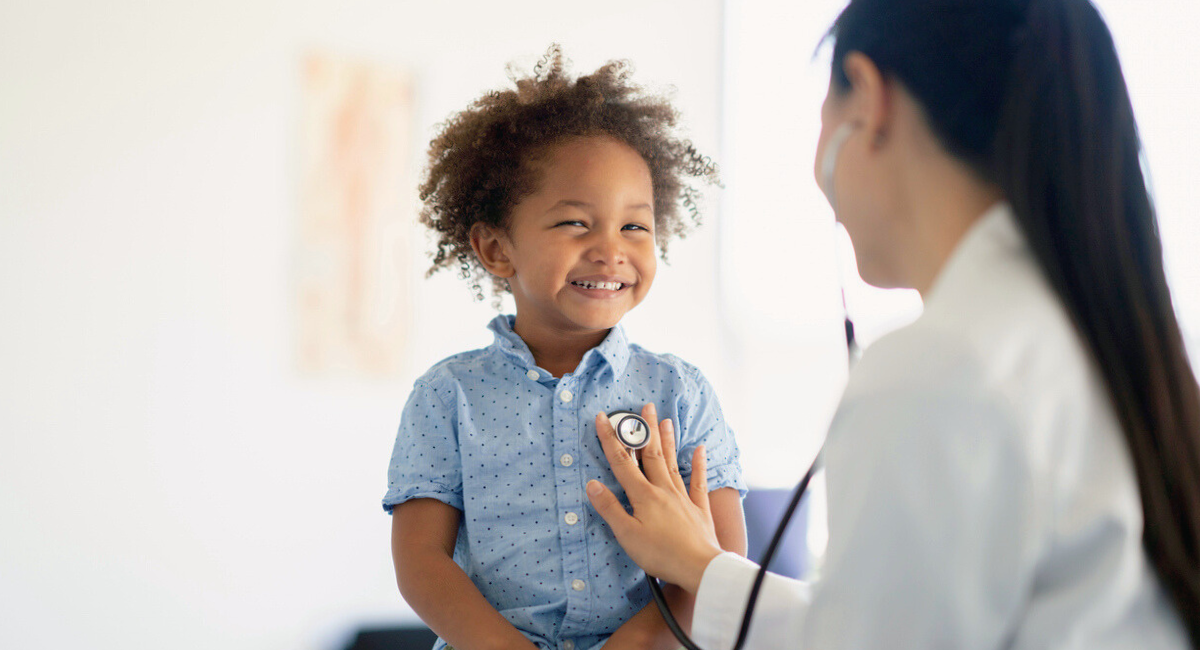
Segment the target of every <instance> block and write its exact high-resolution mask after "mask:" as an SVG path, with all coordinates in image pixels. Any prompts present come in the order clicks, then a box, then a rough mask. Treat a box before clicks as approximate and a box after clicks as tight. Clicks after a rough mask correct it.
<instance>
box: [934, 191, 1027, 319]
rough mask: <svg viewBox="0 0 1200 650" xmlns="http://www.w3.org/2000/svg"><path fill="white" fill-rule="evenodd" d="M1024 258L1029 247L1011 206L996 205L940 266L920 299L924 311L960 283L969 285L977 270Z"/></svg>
mask: <svg viewBox="0 0 1200 650" xmlns="http://www.w3.org/2000/svg"><path fill="white" fill-rule="evenodd" d="M1028 256H1029V246H1028V244H1027V243H1026V241H1025V235H1024V234H1023V233H1022V232H1021V226H1020V225H1019V224H1018V223H1017V216H1016V213H1014V212H1013V210H1012V206H1010V205H1009V204H1008V203H1007V202H1005V201H1001V202H999V203H996V204H995V205H993V206H992V207H990V208H988V209H987V211H986V212H984V213H983V215H982V216H981V217H979V219H978V220H977V221H976V222H975V223H974V224H973V225H972V226H971V228H970V229H969V230H967V234H965V235H963V238H962V240H961V241H959V242H958V245H957V246H956V247H955V248H954V252H953V253H951V254H950V257H949V258H947V260H946V263H945V264H944V265H942V269H941V271H939V272H938V275H937V278H936V279H935V280H934V282H933V285H932V286H931V287H930V289H929V291H928V292H927V293H926V295H925V296H924V297H923V302H924V304H925V309H926V310H928V309H929V307H930V306H931V305H932V304H934V303H936V302H938V301H939V300H941V299H944V298H947V296H948V295H949V294H952V293H954V292H955V291H956V287H958V286H959V284H960V280H961V281H962V282H966V283H970V282H971V281H972V280H971V279H970V278H971V277H973V276H974V275H975V270H977V269H979V268H980V267H983V266H987V265H989V264H991V263H993V262H995V261H997V260H999V259H1003V258H1013V257H1028Z"/></svg>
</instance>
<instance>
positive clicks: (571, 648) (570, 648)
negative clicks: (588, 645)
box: [563, 639, 575, 650]
mask: <svg viewBox="0 0 1200 650" xmlns="http://www.w3.org/2000/svg"><path fill="white" fill-rule="evenodd" d="M563 650H575V642H574V641H572V640H570V639H566V640H564V641H563Z"/></svg>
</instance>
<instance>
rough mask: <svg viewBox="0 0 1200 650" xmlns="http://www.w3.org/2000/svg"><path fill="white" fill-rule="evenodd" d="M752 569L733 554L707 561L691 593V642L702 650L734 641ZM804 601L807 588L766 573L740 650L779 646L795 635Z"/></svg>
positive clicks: (724, 649)
mask: <svg viewBox="0 0 1200 650" xmlns="http://www.w3.org/2000/svg"><path fill="white" fill-rule="evenodd" d="M757 573H758V565H757V564H755V563H753V562H751V561H750V560H747V559H746V558H744V557H742V556H740V555H737V554H736V553H722V554H721V555H718V556H717V557H715V558H713V560H712V562H709V564H708V567H707V568H706V569H705V570H704V577H703V578H702V579H701V581H700V589H699V591H697V593H696V608H695V613H694V615H693V617H692V640H693V641H695V642H696V645H698V646H700V647H701V648H704V650H728V649H730V648H732V647H733V643H734V641H736V640H737V635H738V631H739V629H740V628H741V625H742V615H743V614H744V612H745V610H746V599H747V598H749V597H750V587H751V586H752V585H753V584H754V576H755V575H756V574H757ZM808 600H809V586H808V584H806V583H804V582H801V581H798V580H792V579H790V578H785V577H782V576H779V575H775V574H773V573H768V574H767V577H766V580H765V581H764V582H763V586H762V590H761V591H760V592H759V596H758V604H757V605H756V606H755V610H754V612H755V613H754V618H753V621H754V622H753V625H752V626H751V628H750V634H749V636H748V637H747V638H746V646H745V647H746V648H777V647H785V644H786V641H787V640H788V639H796V638H798V637H799V633H800V627H799V623H800V621H801V619H802V618H803V617H802V616H798V615H797V613H798V612H802V611H803V609H804V608H805V606H806V605H807V604H808Z"/></svg>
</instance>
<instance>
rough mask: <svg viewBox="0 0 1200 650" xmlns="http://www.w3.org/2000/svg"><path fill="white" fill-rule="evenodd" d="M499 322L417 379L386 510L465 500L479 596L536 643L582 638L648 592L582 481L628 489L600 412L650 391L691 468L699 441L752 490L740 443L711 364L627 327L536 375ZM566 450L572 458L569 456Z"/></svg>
mask: <svg viewBox="0 0 1200 650" xmlns="http://www.w3.org/2000/svg"><path fill="white" fill-rule="evenodd" d="M490 328H491V329H492V330H493V331H494V332H495V335H496V341H495V343H493V344H492V345H491V346H489V347H487V348H484V349H482V350H475V351H471V352H465V353H462V354H458V355H455V356H453V357H450V358H448V359H446V360H444V361H442V362H440V363H438V364H437V365H435V366H434V367H433V368H431V369H430V370H429V371H428V372H427V373H425V375H424V376H422V377H421V378H420V379H418V380H417V382H416V384H415V385H414V387H413V392H412V394H411V395H410V396H409V399H408V403H407V404H406V405H405V407H404V411H403V414H402V416H401V423H400V430H399V433H398V434H397V436H396V444H395V448H394V450H393V453H392V461H391V464H390V467H389V469H388V490H387V493H386V495H385V496H384V500H383V503H384V509H385V510H387V511H389V512H390V511H391V507H392V506H394V505H396V504H399V503H403V502H404V501H407V500H410V499H418V498H434V499H438V500H441V501H443V502H445V503H447V504H449V505H451V506H453V507H455V508H458V509H459V510H461V511H462V513H463V517H462V525H461V527H460V529H459V535H458V540H457V542H456V545H455V553H454V558H455V561H456V562H457V563H458V564H459V565H460V566H462V567H463V570H464V571H465V572H466V573H467V575H468V576H470V577H471V579H472V580H473V581H474V582H475V584H476V585H477V586H478V587H479V589H480V591H481V592H483V595H484V597H485V598H487V599H488V601H489V602H491V603H492V605H493V606H495V607H496V609H497V610H498V611H500V613H501V614H503V615H504V616H505V618H507V619H508V620H509V621H510V622H512V623H513V624H514V625H515V626H516V627H517V628H518V629H520V630H522V631H523V632H525V634H526V635H527V636H529V637H530V639H531V640H533V641H534V642H535V643H538V644H539V645H541V644H545V646H544V647H554V648H561V647H562V646H561V643H562V641H564V640H568V639H569V640H571V641H572V643H573V644H574V645H575V647H576V649H577V650H586V649H588V648H591V647H593V646H595V645H598V644H601V643H603V641H604V639H605V638H607V635H608V634H611V633H612V632H613V631H614V630H615V629H616V628H617V627H619V626H620V625H621V624H622V623H624V622H625V621H626V620H628V619H629V618H630V617H631V616H633V615H634V614H635V613H637V611H638V610H640V609H641V608H642V607H643V606H645V605H646V604H647V603H648V602H649V601H650V595H649V589H648V588H647V587H646V583H645V574H644V573H643V572H642V571H641V570H640V569H639V568H638V567H637V565H635V564H634V563H633V561H632V560H630V559H629V557H628V555H626V553H625V551H624V550H622V549H621V547H620V545H619V544H617V542H616V539H615V538H614V537H613V535H612V532H611V531H610V530H609V529H608V527H607V525H606V524H605V523H604V521H603V520H602V519H600V517H599V516H598V515H596V514H595V512H594V511H593V510H592V508H591V505H590V504H589V503H588V501H587V496H586V494H585V493H584V486H585V485H586V483H587V482H588V481H589V480H591V479H599V480H600V481H602V482H603V483H604V484H605V485H607V486H608V487H609V488H610V489H612V490H613V491H614V493H616V494H617V495H618V497H620V498H621V499H622V500H624V498H625V497H624V492H623V490H622V489H621V487H620V485H619V484H618V483H617V481H616V478H615V477H614V476H613V474H612V471H611V470H610V469H609V468H608V462H607V461H606V460H605V458H604V454H603V451H602V450H601V448H600V444H599V441H598V440H597V439H596V434H595V427H594V424H593V418H594V417H595V414H596V413H599V412H606V413H607V412H610V411H613V410H617V409H629V410H640V409H641V406H642V405H643V404H645V403H647V402H653V403H654V404H656V405H657V407H658V410H659V414H660V416H661V417H664V418H667V417H669V418H671V419H672V420H673V421H674V422H676V423H677V425H678V426H677V430H678V433H677V435H678V436H679V440H678V442H677V447H678V450H679V462H680V471H681V472H682V473H683V474H684V476H685V479H686V477H687V476H688V475H690V473H691V467H690V461H691V455H692V451H693V450H694V449H695V447H696V446H697V445H699V444H701V443H703V444H704V445H705V446H706V449H707V454H708V457H707V461H708V467H709V470H708V473H709V477H708V478H709V486H710V489H713V490H715V489H718V488H721V487H733V488H736V489H738V490H739V491H741V492H742V493H743V494H744V493H745V483H744V481H743V479H742V472H741V466H740V462H739V456H738V449H737V445H736V443H735V442H734V438H733V434H732V432H731V431H730V430H729V428H728V427H727V426H726V423H725V419H724V416H723V415H722V413H721V408H720V405H719V403H718V402H717V399H716V396H715V395H714V394H713V390H712V387H711V386H710V385H709V383H708V381H707V380H706V379H705V378H704V377H703V375H701V374H700V372H699V371H698V370H697V369H696V368H694V367H693V366H691V365H689V364H687V363H685V362H683V361H681V360H680V359H678V358H677V357H675V356H673V355H668V354H655V353H652V352H649V351H647V350H645V349H643V348H641V347H640V346H637V345H631V344H630V343H629V342H628V340H627V339H626V337H625V334H624V331H623V329H622V328H621V327H620V326H618V327H616V328H614V329H613V330H612V332H611V333H610V334H609V336H608V337H607V338H606V339H605V340H604V341H603V342H602V343H601V344H600V345H599V346H597V347H596V348H594V349H592V350H590V351H588V353H587V354H586V355H585V356H584V358H583V360H582V361H581V362H580V365H579V367H578V368H577V369H576V370H575V371H574V372H572V373H570V374H567V375H564V376H563V377H562V378H561V379H556V378H554V377H552V376H550V374H549V373H547V372H544V371H541V372H538V374H537V378H534V377H535V376H534V374H533V373H531V372H530V371H531V370H537V366H536V365H535V363H534V360H533V356H532V355H531V354H530V353H529V350H528V348H527V347H526V346H525V344H524V342H523V341H521V339H520V337H518V336H517V335H516V334H515V333H514V332H513V331H512V317H511V316H498V317H497V318H496V319H495V320H493V321H492V323H491V325H490ZM563 391H569V392H570V394H571V395H572V399H571V400H570V401H564V400H562V399H561V398H560V394H561V393H562V392H563ZM564 455H569V456H571V457H572V458H573V462H571V463H570V464H564V463H563V462H561V458H562V457H563V456H564ZM568 513H573V514H574V515H575V517H576V518H577V519H576V523H574V524H570V523H567V522H568V519H569V518H568V517H567V514H568ZM576 581H581V582H576ZM580 585H582V588H579V587H580Z"/></svg>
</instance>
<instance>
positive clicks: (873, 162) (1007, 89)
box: [588, 0, 1200, 650]
mask: <svg viewBox="0 0 1200 650" xmlns="http://www.w3.org/2000/svg"><path fill="white" fill-rule="evenodd" d="M831 37H832V38H833V39H834V40H835V45H834V52H833V66H832V75H831V80H830V85H829V94H828V97H827V99H826V100H825V104H824V107H823V109H822V119H823V123H824V126H823V129H822V133H821V139H820V144H819V146H818V155H817V161H818V165H817V175H818V180H819V181H820V182H821V186H822V189H823V190H824V191H825V193H826V195H827V196H828V198H829V200H830V203H831V204H832V205H833V206H834V208H835V212H836V214H837V218H838V220H839V221H841V223H843V224H844V225H845V227H846V229H847V231H848V232H849V234H850V237H851V240H852V241H853V244H854V249H855V253H856V256H857V259H858V266H859V271H860V273H861V275H862V277H863V278H864V279H865V280H867V281H868V282H870V283H872V284H875V285H878V286H884V287H912V288H915V289H917V290H918V291H920V293H921V295H922V298H923V300H924V306H925V308H924V313H923V315H922V316H921V318H920V319H919V320H918V321H917V322H916V323H914V324H913V325H911V326H909V327H907V328H905V329H903V330H900V331H898V332H896V333H894V334H892V335H890V336H888V337H885V338H884V339H882V340H880V341H878V342H877V343H875V344H874V345H873V346H871V348H870V349H869V350H868V351H867V352H866V353H865V355H864V356H863V357H862V359H861V361H860V362H859V363H858V364H857V366H856V367H855V369H854V371H853V373H852V375H851V378H850V381H849V385H848V387H847V389H846V392H845V395H844V397H843V398H842V402H841V404H840V406H839V408H838V411H837V414H836V416H835V418H834V421H833V424H832V428H831V430H830V432H829V436H828V440H827V443H826V448H825V467H826V473H827V482H828V483H827V491H828V510H829V522H828V523H829V543H828V547H827V551H826V557H825V562H824V565H823V568H822V571H821V576H820V579H819V580H818V581H817V582H815V583H812V584H804V583H800V582H796V581H792V580H789V579H786V578H783V577H780V576H775V575H770V574H769V575H768V577H767V580H766V582H765V584H764V588H763V591H762V595H761V597H760V599H759V602H758V608H757V610H756V615H755V617H754V619H753V621H754V622H753V624H752V625H751V628H750V635H749V638H748V643H747V645H746V647H747V648H818V649H820V650H838V649H850V648H854V649H859V648H862V649H866V648H970V649H973V648H988V649H990V648H1080V649H1082V648H1087V649H1097V648H1139V649H1144V650H1154V649H1159V648H1186V647H1191V648H1198V649H1200V391H1198V390H1197V384H1196V380H1195V377H1194V375H1193V373H1192V370H1191V369H1190V367H1189V364H1188V361H1187V358H1186V356H1185V351H1184V346H1183V341H1182V337H1181V334H1180V330H1179V326H1178V324H1177V322H1176V320H1175V315H1174V312H1173V310H1172V306H1171V299H1170V295H1169V292H1168V289H1167V283H1166V280H1165V278H1164V273H1163V263H1162V250H1161V246H1160V242H1159V238H1158V232H1157V229H1156V225H1155V217H1154V210H1153V207H1152V205H1151V202H1150V198H1149V196H1148V193H1147V189H1146V183H1145V180H1144V178H1143V173H1142V168H1141V166H1140V158H1139V147H1140V145H1139V140H1138V134H1137V129H1136V126H1135V124H1134V118H1133V112H1132V108H1131V105H1130V101H1129V97H1128V94H1127V91H1126V87H1125V82H1124V79H1123V77H1122V74H1121V70H1120V66H1119V63H1118V61H1117V57H1116V53H1115V50H1114V47H1113V43H1112V39H1111V36H1110V34H1109V31H1108V29H1107V27H1106V26H1105V24H1104V22H1103V20H1102V19H1101V17H1100V15H1099V14H1098V12H1097V11H1096V9H1095V8H1094V7H1093V6H1092V5H1091V3H1090V2H1088V1H1087V0H852V1H851V2H850V4H849V5H848V6H847V7H846V9H845V10H844V11H843V13H842V14H841V16H840V17H839V18H838V19H837V21H836V23H835V24H834V26H833V29H832V30H831ZM650 419H651V421H654V419H653V418H650ZM597 428H598V433H599V436H600V439H601V442H602V444H603V445H604V448H605V451H606V453H607V455H608V458H609V462H610V463H611V464H612V466H613V469H614V471H615V472H616V473H617V477H618V478H619V479H620V481H621V484H622V485H623V486H624V488H625V491H626V494H627V495H628V498H629V500H630V502H631V504H632V515H630V514H627V513H626V510H625V509H624V508H623V507H622V506H621V504H620V503H619V502H618V500H617V499H616V497H615V496H614V495H613V494H612V493H611V492H608V491H607V490H605V489H604V488H603V487H602V486H601V485H600V484H599V483H598V482H591V483H589V485H588V492H589V495H590V497H591V500H592V504H593V506H594V507H595V509H596V510H597V512H599V514H600V515H601V516H602V517H604V519H605V520H607V521H608V523H609V524H610V525H611V527H612V529H613V531H614V533H615V534H616V536H617V539H618V540H619V541H620V542H621V544H622V545H623V546H624V547H625V548H626V549H627V550H628V552H629V554H630V556H631V557H632V558H633V559H634V560H635V561H636V562H637V563H638V564H640V565H641V566H642V567H643V568H645V569H646V571H647V572H648V573H650V574H651V575H655V576H658V577H660V578H662V579H664V580H666V581H668V582H671V583H674V584H677V585H680V586H682V587H683V588H684V589H686V590H687V591H689V592H691V593H693V594H695V595H696V606H695V611H694V618H693V623H692V635H693V638H694V640H695V641H696V642H697V644H698V645H699V646H700V647H702V648H704V649H705V650H727V649H728V648H730V647H731V646H732V644H733V639H734V638H735V637H736V635H737V632H738V627H739V624H740V622H741V618H742V612H743V610H744V608H745V604H746V598H747V594H748V593H749V590H750V585H751V582H752V581H753V578H754V575H755V572H756V571H757V567H756V566H754V565H753V564H752V563H750V562H748V561H746V560H744V559H742V558H739V557H737V556H735V555H732V554H727V553H721V551H720V548H719V547H718V546H717V543H716V540H715V537H714V535H713V532H712V522H711V519H710V516H709V511H708V504H707V502H706V499H705V495H706V494H707V489H706V486H705V471H704V457H703V452H702V450H701V451H700V452H699V453H697V455H696V457H695V459H694V463H693V472H692V481H691V486H690V494H691V496H689V493H688V489H687V488H686V487H685V486H684V485H683V481H682V480H681V478H680V474H679V469H678V467H676V466H675V464H674V462H673V461H674V458H675V453H674V444H673V436H672V435H671V433H672V431H671V429H672V427H671V426H670V424H669V423H666V422H664V423H663V424H662V426H661V427H658V428H659V429H661V431H662V433H663V435H662V437H661V442H659V436H658V435H655V436H654V440H655V443H656V444H655V445H654V446H652V447H650V448H648V450H646V451H644V457H643V461H644V463H645V477H643V474H642V473H641V472H639V471H638V469H637V466H636V464H634V463H633V462H632V461H631V460H630V459H629V457H628V455H627V454H626V453H623V452H622V450H621V449H620V447H619V445H618V443H617V442H616V439H615V438H614V436H613V432H612V428H611V427H610V426H608V425H607V419H605V418H598V419H597Z"/></svg>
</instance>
